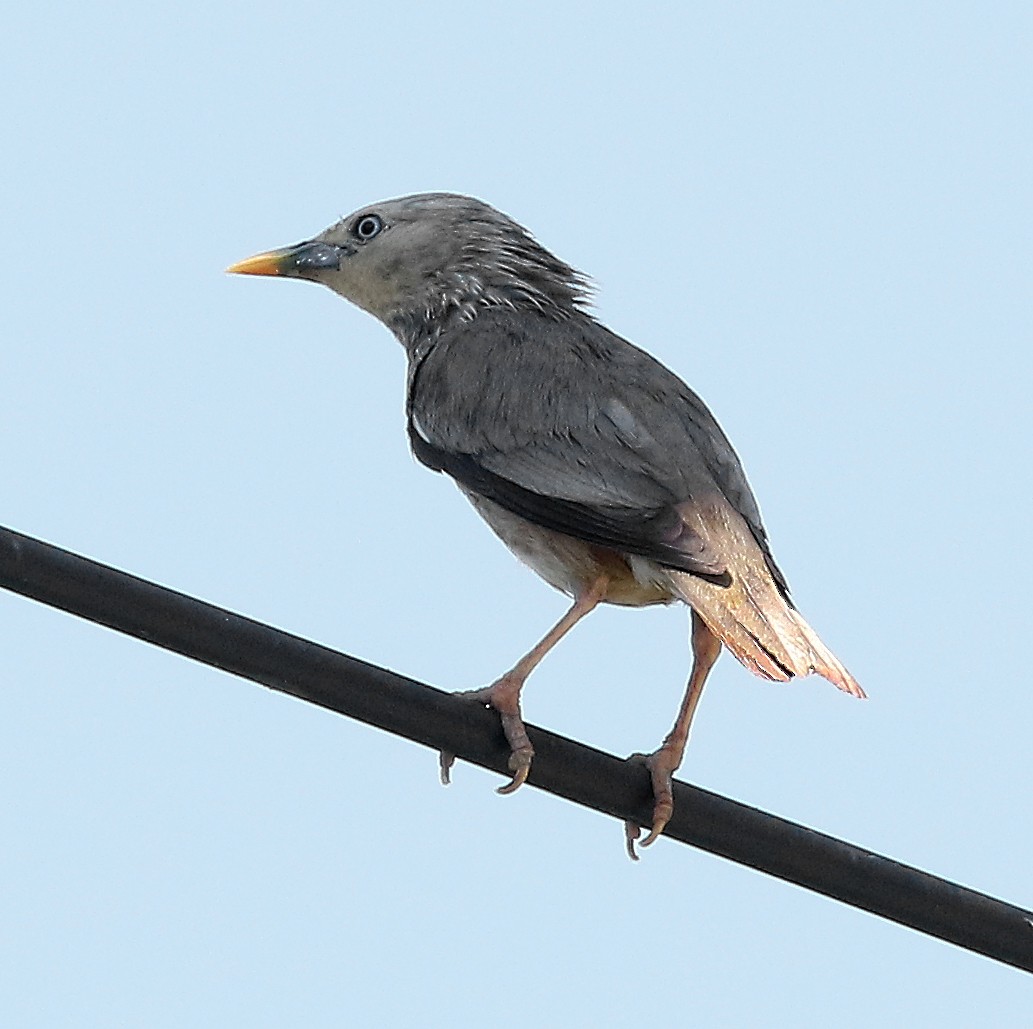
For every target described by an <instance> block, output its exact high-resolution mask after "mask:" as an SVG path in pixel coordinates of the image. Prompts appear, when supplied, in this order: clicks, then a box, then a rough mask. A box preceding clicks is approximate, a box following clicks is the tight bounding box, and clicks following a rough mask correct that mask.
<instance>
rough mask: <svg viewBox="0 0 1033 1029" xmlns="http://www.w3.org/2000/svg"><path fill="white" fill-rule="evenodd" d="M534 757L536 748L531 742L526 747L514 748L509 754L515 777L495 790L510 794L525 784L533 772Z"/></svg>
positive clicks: (505, 794) (511, 768)
mask: <svg viewBox="0 0 1033 1029" xmlns="http://www.w3.org/2000/svg"><path fill="white" fill-rule="evenodd" d="M533 757H534V748H533V747H532V746H531V745H530V743H528V745H527V746H526V747H520V748H519V749H517V750H514V751H513V753H512V754H510V755H509V770H510V771H511V772H512V773H513V778H512V779H511V780H510V781H509V782H507V783H506V785H505V786H500V787H499V788H498V789H497V790H496V791H495V792H496V793H501V794H502V795H503V796H508V795H509V794H510V793H513V792H515V791H516V790H518V789H519V788H520V787H521V786H523V785H524V783H525V782H527V777H528V775H530V774H531V758H533Z"/></svg>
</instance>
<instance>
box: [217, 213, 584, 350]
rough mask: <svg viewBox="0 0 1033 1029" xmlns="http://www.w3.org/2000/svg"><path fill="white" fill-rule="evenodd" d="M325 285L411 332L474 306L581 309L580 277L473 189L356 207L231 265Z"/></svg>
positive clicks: (550, 311)
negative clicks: (299, 238) (301, 237)
mask: <svg viewBox="0 0 1033 1029" xmlns="http://www.w3.org/2000/svg"><path fill="white" fill-rule="evenodd" d="M227 271H230V272H236V273H238V274H242V275H279V276H285V277H287V278H294V279H308V280H309V281H312V282H321V283H323V285H325V286H329V287H330V289H332V290H333V291H334V292H335V293H339V294H340V295H341V296H343V297H344V298H345V299H346V300H350V301H351V302H352V303H353V304H356V305H357V306H358V307H361V308H362V309H363V310H365V311H368V312H369V313H370V314H372V315H373V316H374V317H376V318H379V319H380V320H381V321H382V322H384V324H385V325H387V326H388V327H389V328H390V329H392V330H393V331H394V332H395V333H396V335H398V336H399V338H401V339H402V340H403V342H408V341H409V339H411V338H413V337H414V336H417V335H422V334H424V333H425V332H427V331H434V330H437V329H440V328H441V327H443V326H444V324H446V323H447V322H448V320H449V319H451V318H455V317H459V318H464V319H471V318H473V317H475V315H476V313H477V311H478V310H480V309H482V308H484V307H489V306H499V305H505V306H509V307H513V308H518V307H531V308H535V309H537V310H539V311H542V312H543V313H545V314H547V315H551V316H555V317H566V316H569V315H570V314H571V313H573V312H574V311H576V310H579V309H583V308H584V307H585V306H586V305H587V303H588V298H589V289H588V284H587V280H586V279H585V278H584V277H583V276H582V275H581V274H580V273H578V272H576V271H575V270H574V269H573V268H571V267H570V266H569V265H567V264H565V263H564V262H563V261H561V260H559V259H558V258H556V257H554V256H553V255H552V254H550V253H549V252H548V251H547V250H546V249H545V248H544V247H542V246H541V245H540V244H539V243H537V242H536V241H535V240H534V239H533V238H532V236H531V235H530V233H528V232H527V230H526V229H523V228H522V227H521V226H519V225H518V224H517V223H516V222H514V221H513V220H512V219H510V218H508V217H506V215H504V214H502V213H501V212H499V211H496V210H495V209H494V208H493V207H490V206H489V205H488V204H485V203H482V202H481V201H480V200H475V199H473V198H472V197H466V196H459V195H457V194H454V193H422V194H418V195H416V196H409V197H401V198H399V199H397V200H385V201H383V202H382V203H379V204H370V205H369V206H367V207H362V208H360V209H359V210H358V211H356V212H355V213H354V214H350V215H348V217H346V218H342V219H341V221H339V222H337V223H336V224H335V225H332V226H330V228H328V229H326V230H325V231H324V232H321V233H320V234H319V235H318V236H316V237H315V238H313V239H310V240H306V241H305V242H303V243H298V244H296V245H295V246H290V247H284V248H282V249H280V250H271V251H268V252H267V253H263V254H257V255H256V256H255V257H249V258H248V259H247V260H244V261H241V262H239V263H238V264H235V265H233V266H232V267H230V268H228V269H227Z"/></svg>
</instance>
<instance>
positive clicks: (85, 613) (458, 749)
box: [0, 528, 1033, 971]
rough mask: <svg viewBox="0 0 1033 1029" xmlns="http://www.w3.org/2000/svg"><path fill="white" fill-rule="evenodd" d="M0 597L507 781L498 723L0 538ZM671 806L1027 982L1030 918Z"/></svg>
mask: <svg viewBox="0 0 1033 1029" xmlns="http://www.w3.org/2000/svg"><path fill="white" fill-rule="evenodd" d="M0 586H3V587H5V588H7V589H9V590H13V591H14V592H15V593H20V594H23V595H24V596H26V597H31V598H32V599H34V600H38V601H40V602H42V603H44V604H49V605H51V606H52V607H57V608H61V609H62V610H64V611H69V612H71V613H72V614H76V615H79V616H80V617H82V618H88V619H89V620H90V621H93V622H98V623H100V624H101V625H106V626H108V627H109V628H112V629H117V630H118V631H119V632H124V633H127V634H129V635H130V636H136V637H137V638H138V639H142V640H146V641H147V642H149V643H153V644H155V645H156V646H159V647H164V648H165V649H166V650H172V651H175V652H176V653H178V654H183V655H184V656H186V657H191V658H194V659H195V660H197V661H202V662H204V663H205V664H208V665H213V666H214V667H216V668H221V669H223V670H224V671H227V672H231V673H233V674H234V675H240V676H243V677H244V678H247V679H251V680H253V681H254V682H258V683H261V684H262V685H264V686H268V687H270V688H272V689H275V690H280V691H282V692H284V693H289V694H291V695H292V696H295V697H300V698H301V699H302V700H307V701H310V702H311V703H313V704H319V705H321V706H322V707H325V708H329V709H330V710H331V711H337V712H338V713H339V714H342V715H347V716H349V717H351V718H357V719H359V720H360V721H363V722H366V723H368V724H370V725H375V726H378V727H379V728H381V729H386V730H387V731H388V732H392V733H396V734H397V735H399V736H405V737H407V738H408V739H411V740H415V741H416V742H417V743H422V744H424V745H425V746H428V747H432V748H434V749H435V750H445V751H449V752H451V753H453V754H456V755H457V756H458V757H460V758H463V759H464V760H466V761H471V762H473V763H474V764H477V765H480V766H482V767H484V768H489V769H492V770H494V771H496V772H499V773H500V774H503V775H506V774H507V772H506V761H507V759H508V756H509V754H508V749H507V747H506V745H505V742H504V740H503V737H502V732H501V730H500V727H499V724H498V719H497V718H496V717H495V716H494V715H493V714H492V713H491V712H489V711H487V710H485V709H483V708H480V707H477V706H475V705H471V704H469V703H464V702H463V701H459V700H456V699H455V698H453V697H451V696H450V695H449V694H447V693H444V692H442V691H441V690H437V689H434V688H433V687H431V686H426V685H424V684H423V683H420V682H415V681H414V680H412V679H406V678H404V677H403V676H400V675H396V674H395V673H393V672H389V671H386V670H385V669H383V668H377V667H375V666H374V665H370V664H366V662H364V661H359V660H358V659H356V658H353V657H348V656H347V655H345V654H339V653H337V652H336V651H333V650H330V649H328V648H327V647H322V646H320V645H319V644H317V643H311V642H309V641H308V640H304V639H301V638H300V637H298V636H292V635H290V634H289V633H285V632H281V631H280V630H279V629H274V628H272V627H271V626H268V625H263V624H261V623H260V622H255V621H252V620H251V619H250V618H244V617H242V616H241V615H237V614H233V613H232V612H230V611H224V610H222V609H221V608H218V607H214V606H212V605H211V604H206V603H204V602H203V601H200V600H196V599H194V598H193V597H188V596H184V595H183V594H182V593H176V592H174V591H173V590H170V589H166V588H165V587H163V586H158V585H156V584H154V583H151V582H147V581H146V580H144V579H138V578H136V577H135V576H132V575H127V574H126V573H124V572H119V571H116V570H115V569H113V568H108V567H106V566H104V565H101V564H97V563H96V562H95V561H90V560H88V559H87V558H83V557H79V556H78V555H76V554H71V553H69V552H68V551H65V550H60V549H59V548H57V547H54V546H51V545H50V544H47V543H42V542H40V541H39V540H35V539H32V538H31V537H29V536H23V535H21V534H20V533H17V532H14V531H12V530H10V529H4V528H0ZM528 732H529V735H530V737H531V741H532V743H533V744H534V749H535V759H534V764H533V765H532V768H531V777H530V779H529V780H528V781H529V783H530V784H531V785H533V786H537V787H538V788H540V789H543V790H546V791H547V792H549V793H555V794H557V795H558V796H561V797H566V798H567V799H568V800H572V801H574V802H575V803H578V804H583V805H584V806H586V807H590V808H594V809H595V810H596V811H602V812H603V813H605V814H608V815H612V816H614V817H615V818H619V819H628V818H630V819H633V820H635V821H637V822H638V823H640V824H648V823H649V821H650V818H651V814H652V803H651V795H650V789H649V782H648V775H647V773H646V770H645V769H644V768H642V767H641V766H633V765H630V764H628V762H626V761H623V760H621V759H620V758H617V757H614V756H613V755H611V754H605V753H603V752H602V751H598V750H595V749H593V748H592V747H586V746H584V745H583V744H580V743H576V742H574V741H573V740H569V739H565V738H564V737H562V736H557V735H555V734H554V733H550V732H546V731H545V730H544V729H536V728H535V727H533V726H528ZM674 797H675V808H674V817H673V818H672V819H671V822H670V823H669V824H668V826H667V828H666V830H665V831H664V835H665V836H669V837H671V838H672V839H676V840H680V841H681V842H682V843H690V844H692V845H693V846H696V847H700V848H702V849H703V850H707V851H710V852H711V853H714V854H719V855H721V856H722V857H726V858H729V859H730V860H732V861H737V862H739V863H740V864H744V865H748V866H749V867H751V868H756V869H758V870H760V871H762V872H767V873H768V874H769V875H775V876H778V877H779V878H781V879H785V880H787V881H789V882H793V883H796V884H797V885H799V886H805V887H807V888H808V889H811V890H815V891H817V892H818V893H822V894H824V895H825V896H828V897H834V898H835V899H836V900H840V901H843V902H844V903H846V904H852V905H853V906H854V907H858V908H862V909H863V910H865V911H870V912H872V913H874V914H877V915H882V916H883V917H884V918H888V919H892V920H893V921H895V922H899V923H900V924H902V925H907V926H910V927H911V928H912V929H917V930H919V931H920V932H924V933H928V934H930V935H931V936H938V937H939V938H940V939H943V940H948V941H949V942H951V943H955V944H957V945H958V946H959V947H964V948H966V949H968V950H972V951H976V952H977V953H980V954H985V955H986V956H987V957H990V958H994V959H995V960H997V961H1002V962H1005V963H1006V964H1010V965H1014V966H1015V967H1017V968H1022V969H1025V970H1026V971H1033V913H1031V912H1029V911H1024V910H1022V909H1021V908H1018V907H1014V906H1013V905H1011V904H1006V903H1004V902H1003V901H1000V900H996V899H994V898H993V897H988V896H986V895H985V894H981V893H977V892H975V891H974V890H969V889H966V888H965V887H963V886H958V885H956V884H955V883H951V882H948V881H947V880H945V879H940V878H938V877H936V876H933V875H929V874H928V873H926V872H921V871H919V870H918V869H916V868H909V867H908V866H907V865H902V864H900V863H899V862H896V861H891V860H890V859H889V858H885V857H882V856H881V855H879V854H873V853H871V852H870V851H867V850H863V849H862V848H860V847H855V846H853V845H852V844H849V843H845V842H843V841H842V840H838V839H835V838H834V837H831V836H825V835H824V834H822V833H818V832H814V831H813V830H811V829H807V828H805V827H804V826H801V825H796V824H794V823H793V822H787V821H785V820H784V819H781V818H777V817H775V816H774V815H769V814H766V813H765V812H763V811H758V810H757V809H755V808H751V807H747V806H746V805H745V804H739V803H737V802H735V801H733V800H729V799H727V798H725V797H719V796H717V795H716V794H713V793H708V792H707V791H706V790H701V789H699V788H698V787H695V786H689V785H688V784H686V783H682V782H676V783H675V786H674Z"/></svg>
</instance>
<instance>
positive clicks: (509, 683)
mask: <svg viewBox="0 0 1033 1029" xmlns="http://www.w3.org/2000/svg"><path fill="white" fill-rule="evenodd" d="M523 686H524V681H523V679H517V678H514V677H511V676H508V675H504V676H502V678H501V679H497V680H496V681H495V682H493V683H492V684H491V685H490V686H485V687H483V688H482V689H476V690H462V691H461V692H459V693H453V694H452V696H454V697H459V698H460V699H462V700H472V701H473V702H474V703H475V704H483V705H484V706H485V707H490V708H494V709H495V710H496V711H497V712H498V714H499V718H500V720H501V721H502V731H503V732H504V733H505V734H506V741H507V742H508V743H509V749H510V755H509V770H510V771H511V772H512V773H513V778H512V779H511V780H510V781H509V782H508V783H506V785H505V786H500V787H499V788H498V790H497V791H496V792H498V793H512V792H513V791H514V790H516V789H519V787H521V786H522V785H523V784H524V783H525V782H527V776H528V775H529V774H530V771H531V758H533V757H534V747H532V746H531V740H530V739H529V738H528V735H527V728H526V727H525V726H524V720H523V718H522V717H521V716H520V691H521V690H522V689H523ZM455 759H456V756H455V754H450V753H448V751H442V752H441V754H440V755H439V765H440V769H441V782H442V784H443V785H445V786H447V785H448V784H449V782H450V780H451V776H450V772H451V769H452V765H453V764H454V763H455Z"/></svg>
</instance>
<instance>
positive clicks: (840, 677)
mask: <svg viewBox="0 0 1033 1029" xmlns="http://www.w3.org/2000/svg"><path fill="white" fill-rule="evenodd" d="M699 522H700V524H698V525H697V526H693V528H694V529H695V530H696V531H700V532H701V533H702V534H703V535H704V536H709V537H710V538H711V539H713V538H714V535H715V533H716V534H717V535H719V536H720V538H721V544H722V545H721V547H720V550H721V551H722V552H723V553H724V554H732V555H734V557H733V558H732V560H730V561H728V563H727V564H728V567H727V570H728V573H729V575H730V578H731V583H730V584H729V585H720V584H718V583H716V582H712V581H709V580H708V579H704V578H701V577H699V576H696V575H692V574H690V573H688V572H680V571H674V570H669V571H668V575H669V577H670V582H671V586H672V587H673V589H674V590H675V592H676V593H677V594H678V595H679V596H680V597H681V598H682V599H683V600H684V601H685V602H686V603H687V604H689V605H691V607H692V608H693V610H695V611H696V612H697V613H698V614H699V616H700V617H701V618H702V619H703V621H704V622H705V623H706V624H707V627H708V628H709V629H710V631H711V632H713V633H714V635H715V636H717V637H718V638H719V639H720V640H721V642H722V643H724V645H725V646H726V647H727V648H728V649H729V650H730V651H731V652H732V653H733V654H734V655H735V656H736V657H737V658H738V659H739V661H741V662H742V664H744V665H745V666H746V667H747V668H749V669H750V671H752V672H755V673H756V674H757V675H760V676H763V677H764V678H766V679H773V680H776V681H778V682H785V681H786V680H787V679H791V678H792V677H793V676H794V675H800V676H803V675H809V674H810V673H811V672H816V673H817V674H818V675H820V676H822V677H823V678H825V679H827V680H828V681H829V682H830V683H832V684H833V685H834V686H837V687H838V688H839V689H841V690H843V691H844V692H846V693H849V694H851V695H852V696H854V697H864V696H865V693H864V690H863V689H861V687H860V685H859V684H858V682H857V680H856V679H855V678H854V677H853V676H852V675H851V674H850V673H849V672H848V671H847V670H846V668H845V667H844V666H843V664H842V662H841V661H840V660H839V659H838V658H837V657H836V656H835V654H833V653H832V651H831V650H829V649H828V647H826V646H825V644H824V643H822V641H821V639H820V638H819V637H818V634H817V633H816V632H815V631H814V630H813V629H812V628H811V627H810V626H809V625H808V624H807V622H806V621H805V620H804V618H803V616H802V615H801V614H800V613H799V612H798V611H797V610H796V609H795V608H794V607H793V606H792V604H791V603H790V602H789V601H788V599H787V598H786V596H785V595H784V594H783V592H782V591H781V590H780V589H779V587H778V585H777V584H776V582H775V579H774V576H773V575H772V572H771V569H770V567H769V566H768V562H767V560H766V559H765V556H764V553H763V552H762V551H761V549H760V546H759V545H758V543H757V541H756V540H755V539H754V537H753V534H752V533H751V532H750V530H749V527H748V526H747V525H746V523H745V522H744V521H743V520H742V519H741V518H740V517H739V516H738V515H735V514H734V513H733V512H730V511H728V512H718V511H713V512H710V513H709V514H703V515H702V516H700V518H699ZM729 536H731V538H729Z"/></svg>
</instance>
